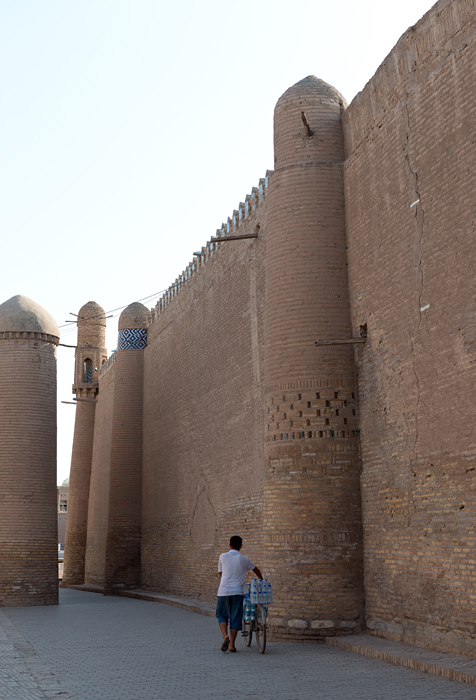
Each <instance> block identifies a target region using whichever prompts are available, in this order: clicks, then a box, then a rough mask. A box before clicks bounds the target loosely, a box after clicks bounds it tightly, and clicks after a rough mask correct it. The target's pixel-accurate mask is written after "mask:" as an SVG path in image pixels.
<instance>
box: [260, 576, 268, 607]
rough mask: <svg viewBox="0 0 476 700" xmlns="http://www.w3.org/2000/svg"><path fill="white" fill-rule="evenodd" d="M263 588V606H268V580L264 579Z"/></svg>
mask: <svg viewBox="0 0 476 700" xmlns="http://www.w3.org/2000/svg"><path fill="white" fill-rule="evenodd" d="M261 588H262V591H263V604H264V605H267V604H268V579H267V578H264V579H263V583H262V584H261Z"/></svg>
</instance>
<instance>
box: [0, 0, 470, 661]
mask: <svg viewBox="0 0 476 700" xmlns="http://www.w3.org/2000/svg"><path fill="white" fill-rule="evenodd" d="M475 20H476V7H475V1H474V0H453V2H450V1H449V0H440V2H437V3H436V5H435V6H434V7H433V8H432V9H431V10H430V11H429V12H428V13H427V14H426V15H425V16H424V17H423V18H422V19H421V20H420V21H419V22H418V24H417V25H415V26H414V27H411V28H410V29H409V30H408V31H407V32H406V33H405V34H404V35H403V36H402V38H401V39H400V41H399V42H398V44H397V45H396V46H395V48H394V49H393V50H392V52H391V53H390V54H389V56H388V57H387V58H386V59H385V61H384V62H383V64H382V65H381V66H380V68H379V69H378V70H377V72H376V74H375V75H374V76H373V78H372V79H371V80H370V81H369V82H368V83H367V85H366V86H365V88H364V89H363V90H362V92H361V93H359V94H358V95H357V97H356V98H355V99H354V100H353V101H352V103H351V104H350V105H349V106H347V104H346V102H345V100H344V98H343V97H342V95H340V93H339V92H338V91H337V90H336V89H334V88H333V87H331V86H329V85H327V84H326V83H325V82H323V81H322V80H319V79H318V78H315V77H314V76H309V77H307V78H305V79H304V80H301V81H300V82H298V83H297V84H296V85H294V86H292V87H291V88H289V89H288V90H287V91H286V92H285V93H284V95H282V97H281V98H280V99H279V100H278V103H277V105H276V110H275V120H274V145H275V162H274V169H273V170H269V171H267V173H266V176H265V177H264V178H262V179H261V180H260V181H259V183H258V186H257V187H253V189H252V191H251V194H250V195H248V196H247V197H246V199H245V201H244V202H241V203H240V204H239V206H238V208H237V209H236V210H235V211H234V212H233V213H232V214H231V216H230V217H229V218H228V220H227V221H226V222H225V223H223V224H222V225H221V227H220V228H219V229H218V230H217V232H216V235H215V236H214V237H212V239H211V240H210V241H209V242H208V243H207V244H206V246H205V247H204V248H202V250H201V251H200V253H199V254H196V255H195V257H194V259H193V261H192V262H191V263H190V264H189V265H188V266H187V268H186V269H185V270H184V272H183V273H182V274H181V275H180V276H179V277H178V278H177V279H176V281H175V282H174V284H173V285H171V286H170V288H169V289H168V290H167V292H166V293H165V294H164V296H163V297H162V298H161V299H160V300H159V302H158V304H157V305H156V307H155V308H153V309H151V310H148V309H146V308H145V307H144V306H142V305H141V304H133V305H131V306H130V307H128V308H127V309H125V311H124V312H123V313H122V315H121V319H120V324H119V339H118V346H117V351H115V352H114V353H113V354H112V355H111V356H110V357H109V358H108V356H107V353H106V350H105V348H104V328H105V323H106V319H105V313H104V311H103V309H102V308H101V307H100V306H99V305H98V304H97V303H95V302H88V303H87V304H86V305H85V306H83V308H82V309H81V310H80V311H79V315H78V348H77V351H76V366H75V380H74V386H73V391H74V392H75V393H76V396H77V399H78V405H77V409H76V411H77V413H76V427H75V434H74V445H73V457H72V465H71V475H70V491H69V500H68V521H67V533H66V542H65V566H64V583H65V585H76V584H83V583H86V584H88V585H89V586H101V587H102V588H103V589H104V591H105V593H109V594H111V593H114V592H116V591H117V590H119V589H124V588H137V587H141V588H142V589H145V590H148V591H158V592H163V593H170V594H175V595H182V596H191V597H193V598H200V599H202V600H205V601H213V599H214V597H215V595H216V585H217V580H216V578H215V577H214V571H215V569H216V565H217V559H218V555H219V553H220V552H222V551H223V550H224V549H226V547H227V542H228V538H229V537H230V535H232V534H236V533H239V534H241V535H242V536H243V538H244V542H245V551H246V553H247V554H248V555H249V556H250V557H251V558H252V559H253V560H255V562H256V563H257V564H258V565H259V566H260V567H261V568H262V570H263V571H264V572H265V575H267V576H268V578H270V579H271V581H272V583H273V588H274V591H275V602H274V603H273V605H272V607H271V608H270V618H271V619H270V622H271V625H272V629H273V635H274V636H275V638H294V639H305V640H323V639H324V638H325V637H332V636H334V637H335V636H339V635H344V634H353V633H358V632H360V631H362V630H364V629H367V630H369V631H370V632H371V633H373V634H376V635H381V636H384V637H387V638H388V639H392V640H401V641H407V642H412V643H414V644H417V645H421V646H426V647H429V648H432V649H436V650H443V651H452V652H456V653H463V654H466V655H468V656H473V657H474V656H476V587H475V572H476V531H475V527H476V512H475V510H476V492H475V490H476V489H475V486H476V476H475V470H476V461H475V459H476V426H475V421H474V397H475V395H476V275H475V254H476V242H475V240H476V231H475V221H476V205H475V191H476V182H475V163H476V147H475V144H476V86H475V76H476V65H475V64H476V61H475V39H476V37H475V34H476V31H475V28H476V22H475ZM7 303H8V302H7ZM1 308H2V307H0V311H1ZM0 320H1V315H0ZM3 330H4V328H3V326H2V327H1V328H0V331H3ZM5 330H6V331H12V330H16V329H14V328H11V329H10V328H5ZM12 342H13V343H17V344H18V347H19V348H20V345H21V344H22V343H28V342H30V341H29V340H27V339H24V340H19V339H14V340H13V339H11V338H10V337H9V338H8V339H7V340H6V341H5V342H4V341H3V340H1V341H0V351H2V347H3V346H5V347H7V346H8V343H12ZM316 343H317V344H316ZM51 347H52V348H53V345H51ZM2 357H3V355H2ZM2 361H3V360H2ZM1 381H2V382H3V381H6V379H4V375H3V374H2V380H1ZM42 390H43V389H42ZM48 390H49V389H48ZM44 391H46V389H44ZM2 397H3V392H1V393H0V399H1V398H2ZM25 439H27V437H25ZM2 464H3V463H2ZM8 464H9V461H8V459H7V461H6V466H5V467H2V468H4V469H6V470H8ZM52 493H53V495H52V500H53V502H54V494H55V491H54V490H53V492H52ZM52 513H53V516H52V517H53V520H54V521H55V518H56V513H55V509H54V503H53V506H52ZM0 517H3V516H0ZM2 522H3V521H2ZM3 526H4V527H7V525H6V524H5V523H4V524H3ZM2 585H3V584H2ZM9 595H12V593H11V592H10V593H8V591H7V592H6V593H5V596H6V597H7V598H8V596H9ZM4 600H5V598H4ZM4 604H8V602H7V603H4Z"/></svg>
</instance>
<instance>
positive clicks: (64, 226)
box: [0, 0, 431, 483]
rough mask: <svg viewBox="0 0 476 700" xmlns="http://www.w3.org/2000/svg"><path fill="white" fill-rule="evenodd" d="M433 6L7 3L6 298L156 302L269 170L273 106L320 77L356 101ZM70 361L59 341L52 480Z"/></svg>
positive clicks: (68, 307)
mask: <svg viewBox="0 0 476 700" xmlns="http://www.w3.org/2000/svg"><path fill="white" fill-rule="evenodd" d="M430 7H431V2H428V0H399V2H398V3H383V2H382V1H381V0H360V1H359V2H357V1H356V0H341V1H340V2H338V1H336V2H334V3H329V2H319V0H313V1H311V0H301V1H300V2H299V1H298V2H284V1H283V0H260V1H259V2H250V1H249V0H242V1H241V2H236V3H231V2H225V1H224V0H222V1H221V2H219V1H217V0H202V1H201V2H197V1H194V0H182V1H181V2H177V3H174V4H172V3H165V2H159V1H158V0H155V1H153V0H134V1H132V0H94V1H93V0H81V1H80V2H78V1H76V2H72V1H71V0H57V1H52V0H41V2H39V1H38V0H14V1H12V0H0V95H1V103H2V105H1V109H0V192H1V194H0V198H1V206H0V232H1V242H2V243H1V245H2V256H1V259H2V263H3V264H2V274H1V286H0V290H1V294H0V303H2V302H3V301H6V300H7V299H9V298H10V297H12V296H14V295H15V294H24V295H26V296H28V297H31V298H32V299H34V300H35V301H36V302H37V303H39V304H40V305H41V306H43V307H44V308H45V309H46V310H47V311H49V312H50V313H51V314H52V316H53V317H54V318H55V319H56V320H57V322H58V324H59V325H60V326H62V325H64V322H65V320H67V319H72V318H73V316H71V315H70V313H71V312H72V313H77V312H78V310H79V308H80V307H81V306H82V305H83V304H84V303H86V302H87V301H91V300H93V301H96V302H98V303H99V304H100V305H101V306H102V307H103V308H104V309H105V310H106V311H110V310H111V309H116V308H117V307H122V306H125V305H127V304H129V303H131V302H133V301H137V300H139V299H143V298H144V297H150V301H148V300H147V301H146V302H145V303H146V305H147V306H149V307H151V306H153V305H155V302H156V300H157V296H153V295H157V293H158V292H159V291H161V290H163V289H165V288H166V287H168V286H169V285H170V284H171V283H172V282H173V281H174V280H175V278H176V277H177V276H178V275H179V274H180V272H182V270H183V269H184V267H185V266H186V265H187V264H188V263H189V262H190V261H191V260H192V256H193V251H195V250H199V249H200V248H201V247H202V246H203V245H205V244H206V242H207V240H209V239H210V237H211V236H214V235H215V231H216V229H217V228H220V226H221V224H222V222H226V219H227V217H228V216H231V215H232V212H233V209H236V208H237V205H238V204H239V202H240V201H244V198H245V196H246V195H247V194H249V193H250V192H251V188H252V187H254V186H257V185H258V180H259V178H260V177H264V175H265V172H266V170H267V169H270V170H271V169H272V168H273V110H274V105H275V104H276V102H277V100H278V98H279V97H280V95H281V94H282V93H283V92H284V91H285V90H286V89H287V88H288V87H290V86H291V85H293V84H294V83H296V82H297V81H298V80H301V79H302V78H304V77H305V76H307V75H310V74H313V75H316V76H317V77H319V78H322V79H323V80H325V81H326V82H328V83H330V84H331V85H333V86H334V87H336V88H337V89H338V90H339V91H340V92H341V93H342V94H343V95H344V97H345V98H346V99H347V101H348V102H350V101H351V100H352V98H353V97H354V96H355V95H356V94H357V93H358V92H359V91H360V90H361V89H362V88H363V87H364V85H365V83H366V82H367V81H368V80H369V79H370V78H371V77H372V75H373V74H374V73H375V71H376V69H377V68H378V66H379V65H380V63H382V61H383V60H384V58H385V56H386V55H387V54H388V53H389V52H390V51H391V49H392V47H393V46H394V45H395V43H396V42H397V41H398V39H399V38H400V36H401V35H402V34H403V33H404V32H405V31H406V29H407V28H408V27H410V26H411V25H412V24H415V23H416V22H417V21H418V20H419V19H420V17H421V16H422V15H423V14H425V12H427V11H428V10H429V9H430ZM119 313H120V311H118V312H115V314H114V316H115V317H114V318H111V319H109V320H108V332H107V348H108V352H109V353H110V352H111V351H112V350H113V349H114V348H115V347H116V338H117V316H118V315H119ZM62 331H64V332H63V335H62V340H61V342H63V343H69V344H71V345H74V344H75V342H76V335H75V331H74V330H73V329H71V328H70V329H69V331H68V330H66V329H62ZM191 342H193V339H191ZM73 358H74V350H70V349H67V348H58V483H61V482H62V481H63V479H65V478H66V477H67V476H68V475H69V467H70V459H71V445H72V436H73V427H74V413H75V408H74V406H70V405H65V404H62V403H61V401H71V399H72V394H71V384H72V382H73V371H74V368H73Z"/></svg>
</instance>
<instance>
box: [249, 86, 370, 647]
mask: <svg viewBox="0 0 476 700" xmlns="http://www.w3.org/2000/svg"><path fill="white" fill-rule="evenodd" d="M343 109H344V100H343V98H342V96H341V95H340V94H339V93H338V92H337V90H335V89H334V88H333V87H331V86H330V85H327V84H326V83H325V82H323V81H322V80H319V79H317V78H315V77H314V76H309V77H307V78H305V79H304V80H301V81H300V82H299V83H297V84H296V85H294V86H293V87H291V88H289V90H287V91H286V92H285V93H284V94H283V95H282V97H281V98H280V99H279V101H278V103H277V105H276V109H275V115H274V148H275V171H274V173H273V174H272V176H271V178H270V187H269V190H268V195H267V199H268V201H267V217H266V225H265V227H264V232H263V235H264V237H265V239H266V240H265V243H266V259H267V266H266V292H265V312H264V332H265V338H266V346H265V369H264V371H265V398H266V409H265V410H266V416H265V420H266V423H265V434H266V438H265V442H266V479H265V488H264V540H265V542H264V544H265V557H266V558H265V568H266V573H267V575H268V576H269V578H270V579H271V581H272V583H273V584H274V588H275V602H274V604H273V606H272V608H271V609H270V612H271V614H272V615H273V619H272V625H274V628H275V631H276V633H277V635H278V636H287V637H295V638H311V639H322V638H323V637H324V636H326V635H335V634H337V633H340V634H342V633H343V632H345V631H352V630H359V629H361V626H362V624H363V604H364V603H363V591H362V537H361V516H360V488H359V473H360V466H359V464H360V461H359V437H358V435H359V433H358V426H357V416H356V413H357V404H356V378H355V370H354V360H353V350H352V347H350V348H349V346H333V347H316V346H315V341H316V340H331V339H347V338H350V337H351V335H352V332H351V323H350V310H349V298H348V283H347V262H346V231H345V212H344V173H343V161H344V137H343V131H342V123H341V114H342V111H343Z"/></svg>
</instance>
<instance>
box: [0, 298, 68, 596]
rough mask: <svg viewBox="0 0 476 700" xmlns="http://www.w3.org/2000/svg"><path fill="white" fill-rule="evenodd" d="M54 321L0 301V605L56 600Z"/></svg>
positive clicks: (21, 303)
mask: <svg viewBox="0 0 476 700" xmlns="http://www.w3.org/2000/svg"><path fill="white" fill-rule="evenodd" d="M58 343H59V330H58V326H57V324H56V321H55V320H54V319H53V318H52V317H51V316H50V314H49V313H48V312H47V311H45V309H43V308H42V307H41V306H39V304H37V303H36V302H34V301H32V300H31V299H28V297H25V296H23V295H21V294H18V295H17V296H14V297H12V298H11V299H9V300H8V301H6V302H4V303H3V304H1V305H0V435H1V440H0V479H1V484H2V495H1V499H0V500H1V508H0V562H1V565H0V607H3V606H11V605H15V606H17V605H54V604H56V603H57V602H58V534H57V533H58V527H57V514H56V510H57V508H56V346H57V345H58Z"/></svg>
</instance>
